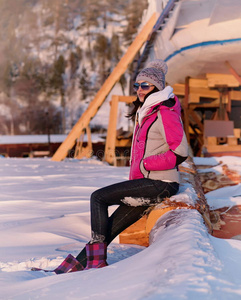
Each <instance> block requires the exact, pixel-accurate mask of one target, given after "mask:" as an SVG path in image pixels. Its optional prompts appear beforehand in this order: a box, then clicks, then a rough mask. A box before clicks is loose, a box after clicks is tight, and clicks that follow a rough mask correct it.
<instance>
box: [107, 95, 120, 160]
mask: <svg viewBox="0 0 241 300" xmlns="http://www.w3.org/2000/svg"><path fill="white" fill-rule="evenodd" d="M118 98H119V97H118V96H115V95H114V96H112V99H111V102H110V105H111V109H110V118H109V125H108V130H107V138H106V144H105V161H106V162H108V163H109V164H113V163H114V160H115V144H116V126H117V117H118V103H119V99H118Z"/></svg>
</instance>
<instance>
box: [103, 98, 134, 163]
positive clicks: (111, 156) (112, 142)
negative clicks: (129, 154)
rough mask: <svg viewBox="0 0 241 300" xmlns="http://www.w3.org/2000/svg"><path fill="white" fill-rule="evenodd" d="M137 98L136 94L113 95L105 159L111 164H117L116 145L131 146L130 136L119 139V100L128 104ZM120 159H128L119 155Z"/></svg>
mask: <svg viewBox="0 0 241 300" xmlns="http://www.w3.org/2000/svg"><path fill="white" fill-rule="evenodd" d="M135 99H136V96H116V95H113V96H112V99H111V102H110V105H111V109H110V118H109V125H108V131H107V138H106V144H105V161H106V162H108V163H109V164H111V165H117V162H116V160H117V156H116V152H115V149H116V147H130V146H131V140H130V138H126V139H125V138H124V139H123V138H122V139H120V140H118V139H117V131H116V126H117V116H118V104H119V102H125V103H127V104H130V103H132V102H133V101H134V100H135ZM118 159H126V158H125V157H118Z"/></svg>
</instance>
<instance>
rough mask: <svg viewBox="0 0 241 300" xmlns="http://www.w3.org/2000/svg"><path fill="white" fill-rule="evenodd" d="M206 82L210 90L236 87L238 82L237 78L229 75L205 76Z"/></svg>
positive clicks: (210, 74)
mask: <svg viewBox="0 0 241 300" xmlns="http://www.w3.org/2000/svg"><path fill="white" fill-rule="evenodd" d="M206 76H207V80H208V86H209V87H210V88H215V87H220V86H224V87H225V86H226V87H238V86H239V85H240V82H239V81H238V80H237V78H236V77H235V76H233V75H230V74H212V73H209V74H206Z"/></svg>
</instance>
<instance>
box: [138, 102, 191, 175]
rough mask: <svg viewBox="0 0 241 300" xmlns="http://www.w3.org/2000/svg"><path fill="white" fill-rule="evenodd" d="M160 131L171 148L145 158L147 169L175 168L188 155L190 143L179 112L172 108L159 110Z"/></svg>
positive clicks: (144, 162)
mask: <svg viewBox="0 0 241 300" xmlns="http://www.w3.org/2000/svg"><path fill="white" fill-rule="evenodd" d="M158 121H159V122H160V132H161V134H162V136H163V137H164V139H165V140H166V143H167V145H168V147H169V150H168V151H167V152H164V153H160V154H157V155H151V156H148V157H147V158H145V159H144V160H143V164H144V167H145V169H146V170H147V171H163V170H169V169H173V168H175V167H176V166H177V165H178V164H180V163H182V162H183V161H184V160H185V159H186V158H187V156H188V144H187V139H186V136H185V133H184V130H183V125H182V121H181V119H180V116H179V114H178V113H177V112H176V111H174V110H173V109H172V108H167V107H166V108H164V109H162V110H161V111H159V112H158Z"/></svg>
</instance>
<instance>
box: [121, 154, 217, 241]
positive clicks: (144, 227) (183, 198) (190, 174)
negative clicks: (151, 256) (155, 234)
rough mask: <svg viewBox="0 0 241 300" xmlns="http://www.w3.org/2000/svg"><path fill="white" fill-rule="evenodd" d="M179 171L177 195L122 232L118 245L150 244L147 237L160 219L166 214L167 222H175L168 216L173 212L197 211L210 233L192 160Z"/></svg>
mask: <svg viewBox="0 0 241 300" xmlns="http://www.w3.org/2000/svg"><path fill="white" fill-rule="evenodd" d="M179 170H180V174H181V184H180V188H179V192H178V194H177V195H174V196H172V197H170V198H166V199H165V200H164V201H163V202H162V203H161V204H158V205H156V206H155V207H154V208H152V210H151V211H150V212H149V214H148V215H146V216H144V217H143V218H142V219H141V220H139V221H137V222H136V223H135V224H133V225H132V226H130V227H129V228H127V229H126V230H125V231H123V232H122V233H121V234H120V243H125V244H138V245H142V246H148V245H149V244H150V241H149V236H151V235H152V234H151V232H152V230H153V228H154V227H155V226H156V224H157V221H158V220H159V219H160V218H162V217H163V216H164V215H165V214H166V213H168V215H170V216H171V219H170V220H169V221H170V222H175V220H172V216H173V214H169V212H170V211H173V210H178V211H179V210H189V211H190V210H194V211H197V212H198V213H199V214H200V216H202V218H201V219H200V220H202V222H203V223H204V224H205V225H206V229H207V232H209V233H211V232H212V224H211V221H210V212H209V207H208V204H207V201H206V199H205V196H204V193H203V189H202V186H201V181H200V178H199V175H198V172H197V170H196V167H195V165H194V163H193V160H192V158H191V157H189V158H188V159H187V160H186V161H185V162H184V163H183V164H182V165H181V166H180V167H179ZM174 215H178V214H174ZM165 218H166V217H165Z"/></svg>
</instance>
